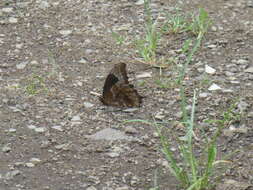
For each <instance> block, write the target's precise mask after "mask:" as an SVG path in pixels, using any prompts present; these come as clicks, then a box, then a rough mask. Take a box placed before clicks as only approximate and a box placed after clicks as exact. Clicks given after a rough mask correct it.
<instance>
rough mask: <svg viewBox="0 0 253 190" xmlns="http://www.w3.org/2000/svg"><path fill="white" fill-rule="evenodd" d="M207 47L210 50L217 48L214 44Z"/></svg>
mask: <svg viewBox="0 0 253 190" xmlns="http://www.w3.org/2000/svg"><path fill="white" fill-rule="evenodd" d="M207 47H208V48H210V49H214V48H216V47H217V46H216V45H215V44H210V45H208V46H207Z"/></svg>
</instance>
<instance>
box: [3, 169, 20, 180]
mask: <svg viewBox="0 0 253 190" xmlns="http://www.w3.org/2000/svg"><path fill="white" fill-rule="evenodd" d="M20 174H21V172H20V171H19V170H13V171H10V172H7V173H6V174H5V176H4V178H5V179H7V180H10V179H13V178H14V177H15V176H17V175H20Z"/></svg>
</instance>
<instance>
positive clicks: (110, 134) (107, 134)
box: [87, 128, 131, 141]
mask: <svg viewBox="0 0 253 190" xmlns="http://www.w3.org/2000/svg"><path fill="white" fill-rule="evenodd" d="M87 137H88V138H91V139H93V140H110V141H113V140H122V139H125V140H130V139H131V138H130V137H129V136H127V135H125V134H124V133H123V132H121V131H119V130H116V129H112V128H106V129H102V130H101V131H98V132H96V133H95V134H94V135H90V136H87Z"/></svg>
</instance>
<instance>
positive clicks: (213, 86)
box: [208, 83, 221, 91]
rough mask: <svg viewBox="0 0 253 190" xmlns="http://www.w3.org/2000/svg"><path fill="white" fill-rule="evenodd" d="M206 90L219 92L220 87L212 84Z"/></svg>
mask: <svg viewBox="0 0 253 190" xmlns="http://www.w3.org/2000/svg"><path fill="white" fill-rule="evenodd" d="M208 90H210V91H216V90H221V87H219V86H218V85H217V84H215V83H213V84H212V85H211V86H210V87H209V88H208Z"/></svg>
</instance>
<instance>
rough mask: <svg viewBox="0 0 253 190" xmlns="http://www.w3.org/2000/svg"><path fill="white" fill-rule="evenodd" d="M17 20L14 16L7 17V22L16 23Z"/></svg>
mask: <svg viewBox="0 0 253 190" xmlns="http://www.w3.org/2000/svg"><path fill="white" fill-rule="evenodd" d="M17 22H18V19H17V18H15V17H10V18H9V23H11V24H15V23H17Z"/></svg>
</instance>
